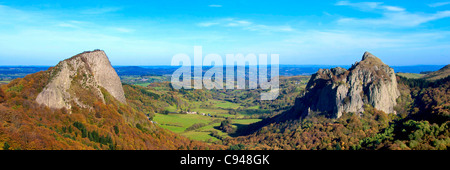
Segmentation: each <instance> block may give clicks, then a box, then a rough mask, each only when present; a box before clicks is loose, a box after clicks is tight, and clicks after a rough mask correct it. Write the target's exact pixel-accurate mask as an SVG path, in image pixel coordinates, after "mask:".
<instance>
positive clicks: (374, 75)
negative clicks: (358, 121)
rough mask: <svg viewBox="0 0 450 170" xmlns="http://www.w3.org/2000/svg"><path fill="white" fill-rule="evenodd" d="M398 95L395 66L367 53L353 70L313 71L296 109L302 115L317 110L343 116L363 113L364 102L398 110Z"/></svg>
mask: <svg viewBox="0 0 450 170" xmlns="http://www.w3.org/2000/svg"><path fill="white" fill-rule="evenodd" d="M398 96H400V92H399V91H398V89H397V80H396V77H395V73H394V69H392V68H390V67H389V66H387V65H386V64H384V63H383V62H382V61H381V60H380V59H379V58H377V57H375V56H374V55H372V54H370V53H369V52H365V53H364V55H363V58H362V60H361V61H360V62H356V63H355V64H354V65H353V66H352V67H351V68H350V69H349V70H346V69H344V68H340V67H337V68H332V69H320V70H319V71H318V72H317V73H315V74H313V75H312V77H311V80H310V81H309V82H308V85H307V86H306V93H305V94H304V96H303V97H302V98H299V99H297V100H296V103H295V106H294V108H293V112H294V113H296V114H300V115H301V116H306V115H308V114H311V113H313V112H316V113H319V114H325V115H327V116H329V117H333V118H339V117H340V116H341V115H342V113H343V112H353V113H361V112H363V111H364V108H363V105H364V104H369V105H372V106H373V107H374V108H376V109H378V110H381V111H384V112H385V113H395V111H394V106H395V105H396V104H397V103H396V99H397V97H398Z"/></svg>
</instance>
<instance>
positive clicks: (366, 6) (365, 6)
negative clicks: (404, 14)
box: [335, 1, 405, 12]
mask: <svg viewBox="0 0 450 170" xmlns="http://www.w3.org/2000/svg"><path fill="white" fill-rule="evenodd" d="M335 5H336V6H350V7H354V8H357V9H359V10H363V11H372V10H376V9H382V10H387V11H396V12H398V11H405V9H404V8H401V7H397V6H388V5H383V2H356V3H351V2H349V1H338V2H337V3H336V4H335Z"/></svg>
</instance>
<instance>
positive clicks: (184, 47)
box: [0, 0, 450, 66]
mask: <svg viewBox="0 0 450 170" xmlns="http://www.w3.org/2000/svg"><path fill="white" fill-rule="evenodd" d="M449 29H450V2H449V3H446V2H442V1H435V0H432V1H426V2H422V1H420V2H415V3H411V1H406V0H398V1H385V2H380V1H376V2H373V1H356V0H350V1H340V0H335V1H326V2H324V1H318V2H316V1H314V2H299V1H293V0H280V1H275V2H266V1H255V0H248V1H221V0H210V1H189V2H185V1H180V0H167V1H152V2H134V1H133V2H129V1H126V3H125V1H105V0H100V1H94V2H92V1H86V0H80V1H76V2H67V1H63V2H60V1H56V0H47V1H23V0H17V1H7V2H0V38H1V39H2V40H3V41H1V42H0V65H49V66H53V65H56V64H57V63H58V62H59V61H62V60H64V59H66V58H70V57H71V56H74V55H76V54H78V53H81V52H83V51H90V50H94V49H102V50H104V51H105V52H106V54H107V55H108V57H109V59H110V60H111V63H112V64H113V65H115V66H117V65H121V66H139V65H142V66H149V65H170V63H171V59H172V56H174V55H175V54H178V53H186V54H188V55H189V56H190V57H193V51H194V46H202V47H203V56H205V55H206V54H210V53H217V54H219V55H221V56H222V57H224V56H225V54H237V53H242V54H244V55H246V54H249V53H254V54H260V53H264V54H279V55H280V64H292V65H351V64H352V63H354V62H355V61H360V60H361V56H362V55H363V53H364V52H365V51H369V52H371V53H372V54H374V55H375V56H377V57H379V58H380V59H381V60H382V61H383V62H384V63H385V64H388V65H390V66H409V65H446V64H450V31H449Z"/></svg>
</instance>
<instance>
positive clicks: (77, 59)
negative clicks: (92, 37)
mask: <svg viewBox="0 0 450 170" xmlns="http://www.w3.org/2000/svg"><path fill="white" fill-rule="evenodd" d="M49 71H50V75H51V77H50V79H49V83H48V84H47V85H46V86H45V88H44V89H43V90H42V91H41V92H40V93H39V94H38V96H37V98H36V102H37V103H39V104H44V105H46V106H48V107H50V108H58V109H59V108H66V109H68V110H70V109H71V108H72V106H73V105H74V104H76V105H77V106H79V107H81V108H91V107H92V105H93V103H94V102H96V101H102V102H103V103H105V98H104V97H105V96H104V95H106V94H107V93H108V94H109V95H111V96H113V97H114V98H115V99H117V100H118V101H119V102H121V103H126V99H125V96H124V91H123V88H122V83H121V82H120V78H119V76H118V75H117V73H116V71H115V70H114V68H113V67H112V66H111V63H110V61H109V59H108V57H107V56H106V54H105V52H104V51H101V50H94V51H88V52H83V53H80V54H78V55H75V56H73V57H71V58H69V59H66V60H64V61H61V62H59V63H58V65H56V66H55V67H52V68H50V69H49Z"/></svg>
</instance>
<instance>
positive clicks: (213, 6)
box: [208, 5, 222, 8]
mask: <svg viewBox="0 0 450 170" xmlns="http://www.w3.org/2000/svg"><path fill="white" fill-rule="evenodd" d="M208 6H209V7H212V8H220V7H222V5H208Z"/></svg>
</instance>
